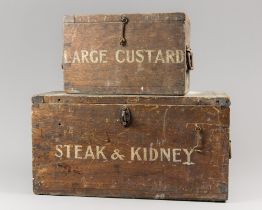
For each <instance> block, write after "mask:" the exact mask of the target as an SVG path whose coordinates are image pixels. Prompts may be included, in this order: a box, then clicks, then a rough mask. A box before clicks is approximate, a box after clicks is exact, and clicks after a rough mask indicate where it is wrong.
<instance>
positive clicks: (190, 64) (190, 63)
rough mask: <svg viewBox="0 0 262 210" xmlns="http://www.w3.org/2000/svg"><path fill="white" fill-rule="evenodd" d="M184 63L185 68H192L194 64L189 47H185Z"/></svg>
mask: <svg viewBox="0 0 262 210" xmlns="http://www.w3.org/2000/svg"><path fill="white" fill-rule="evenodd" d="M186 65H187V70H193V69H194V65H193V52H192V50H191V48H190V47H188V46H187V47H186Z"/></svg>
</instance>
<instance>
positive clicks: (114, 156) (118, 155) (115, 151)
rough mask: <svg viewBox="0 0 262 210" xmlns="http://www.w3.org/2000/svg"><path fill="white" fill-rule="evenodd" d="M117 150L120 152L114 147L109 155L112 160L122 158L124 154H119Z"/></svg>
mask: <svg viewBox="0 0 262 210" xmlns="http://www.w3.org/2000/svg"><path fill="white" fill-rule="evenodd" d="M119 152H120V151H119V149H115V150H114V152H113V154H112V155H111V159H112V160H117V159H119V160H124V157H125V156H124V155H120V154H119Z"/></svg>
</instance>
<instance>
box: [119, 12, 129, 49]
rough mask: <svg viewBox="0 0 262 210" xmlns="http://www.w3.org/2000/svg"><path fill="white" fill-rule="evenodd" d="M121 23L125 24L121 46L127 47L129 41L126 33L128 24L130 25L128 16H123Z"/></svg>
mask: <svg viewBox="0 0 262 210" xmlns="http://www.w3.org/2000/svg"><path fill="white" fill-rule="evenodd" d="M121 22H122V23H123V24H122V34H121V39H120V45H121V46H126V44H127V41H126V37H125V32H126V24H127V23H128V18H127V17H126V16H121Z"/></svg>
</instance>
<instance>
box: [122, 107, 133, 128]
mask: <svg viewBox="0 0 262 210" xmlns="http://www.w3.org/2000/svg"><path fill="white" fill-rule="evenodd" d="M120 123H121V124H122V126H124V127H128V126H129V125H130V123H131V112H130V109H129V108H128V107H126V106H123V107H122V108H121V110H120Z"/></svg>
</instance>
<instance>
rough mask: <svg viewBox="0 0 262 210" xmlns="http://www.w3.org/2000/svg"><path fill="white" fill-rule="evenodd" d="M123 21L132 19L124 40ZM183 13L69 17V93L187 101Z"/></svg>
mask: <svg viewBox="0 0 262 210" xmlns="http://www.w3.org/2000/svg"><path fill="white" fill-rule="evenodd" d="M121 17H127V18H128V22H127V23H126V24H125V32H124V38H125V39H126V46H121V45H120V40H121V39H122V38H123V23H122V22H121ZM189 34H190V22H189V19H188V17H187V16H186V15H185V14H184V13H162V14H161V13H160V14H123V15H86V16H66V17H65V20H64V56H63V65H62V66H63V69H64V80H65V83H64V88H65V91H66V92H68V93H87V94H159V95H161V94H162V95H184V94H185V93H187V92H188V90H189V70H188V68H187V64H186V49H187V47H190V37H189Z"/></svg>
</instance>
